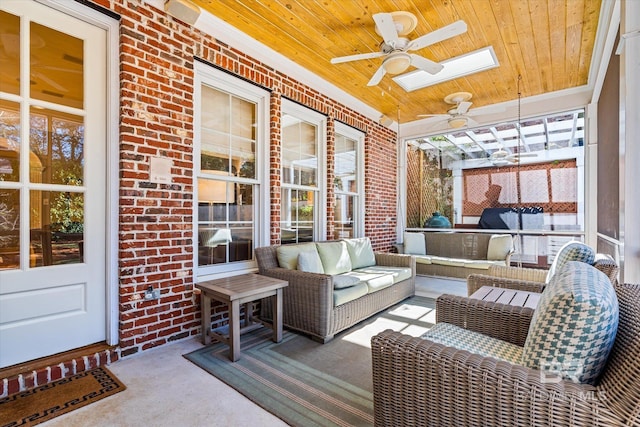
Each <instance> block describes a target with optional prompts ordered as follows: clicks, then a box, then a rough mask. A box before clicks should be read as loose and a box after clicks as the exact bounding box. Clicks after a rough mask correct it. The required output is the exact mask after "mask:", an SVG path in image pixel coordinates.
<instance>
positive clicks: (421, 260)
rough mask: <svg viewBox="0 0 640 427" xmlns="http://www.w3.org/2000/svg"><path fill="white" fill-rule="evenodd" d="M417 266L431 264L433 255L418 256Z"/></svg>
mask: <svg viewBox="0 0 640 427" xmlns="http://www.w3.org/2000/svg"><path fill="white" fill-rule="evenodd" d="M415 257H416V264H431V255H416V256H415Z"/></svg>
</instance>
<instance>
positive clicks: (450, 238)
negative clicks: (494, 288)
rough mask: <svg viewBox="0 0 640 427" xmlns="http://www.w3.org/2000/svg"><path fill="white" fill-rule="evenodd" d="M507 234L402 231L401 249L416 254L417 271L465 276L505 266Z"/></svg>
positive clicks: (508, 250) (508, 251)
mask: <svg viewBox="0 0 640 427" xmlns="http://www.w3.org/2000/svg"><path fill="white" fill-rule="evenodd" d="M513 250H514V247H513V237H512V236H511V235H510V234H486V233H452V232H437V231H436V232H431V231H424V232H405V233H404V243H403V244H402V245H398V251H399V252H400V253H404V254H408V255H413V256H415V258H416V274H420V275H429V276H446V277H458V278H463V279H466V278H467V276H468V275H470V274H473V273H486V271H487V270H488V269H489V267H491V266H502V267H505V266H508V265H509V262H510V258H511V254H512V253H513Z"/></svg>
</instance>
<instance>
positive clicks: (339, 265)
mask: <svg viewBox="0 0 640 427" xmlns="http://www.w3.org/2000/svg"><path fill="white" fill-rule="evenodd" d="M316 248H317V249H318V255H320V259H321V260H322V267H323V268H324V272H325V274H331V275H332V276H333V275H334V274H340V273H346V272H347V271H351V257H350V256H349V250H348V249H347V244H346V243H345V242H344V241H340V242H318V243H316Z"/></svg>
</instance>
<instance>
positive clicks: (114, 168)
mask: <svg viewBox="0 0 640 427" xmlns="http://www.w3.org/2000/svg"><path fill="white" fill-rule="evenodd" d="M35 1H37V2H38V3H42V4H44V5H46V6H49V7H52V8H54V9H56V10H59V11H61V12H64V13H67V14H68V15H71V16H73V17H75V18H78V19H81V20H83V21H85V22H87V23H90V24H92V25H95V26H96V27H99V28H102V29H104V30H105V31H106V33H107V46H106V49H107V70H106V72H107V73H106V74H107V91H106V94H107V107H106V113H107V117H106V118H105V120H106V122H107V124H106V130H107V135H106V140H107V147H106V152H107V159H106V161H107V164H106V170H107V194H106V209H107V212H106V213H105V218H106V221H107V223H106V233H105V235H106V241H105V243H104V244H105V253H106V260H105V262H106V265H105V271H106V275H107V277H106V278H105V284H106V286H105V288H106V296H105V299H106V304H107V307H106V316H107V318H106V319H105V320H106V326H107V331H106V338H107V339H106V341H107V344H109V345H117V344H118V342H119V331H118V320H119V304H118V296H119V290H120V284H119V280H118V212H119V207H120V205H119V198H118V195H119V188H120V174H119V173H118V158H119V140H120V134H119V123H120V118H119V117H120V114H119V109H120V90H119V88H120V84H119V81H120V72H119V28H120V21H119V18H118V17H117V16H116V15H115V14H114V16H113V17H112V16H108V15H107V14H105V13H102V12H99V11H98V10H95V9H93V8H90V7H87V6H85V5H82V4H80V3H77V2H75V1H73V2H70V1H68V0H35Z"/></svg>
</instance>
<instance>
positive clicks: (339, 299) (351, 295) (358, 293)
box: [333, 283, 369, 307]
mask: <svg viewBox="0 0 640 427" xmlns="http://www.w3.org/2000/svg"><path fill="white" fill-rule="evenodd" d="M367 293H369V289H368V288H367V285H366V284H365V283H358V284H355V285H353V286H349V287H348V288H342V289H335V290H334V291H333V306H334V307H336V306H338V305H342V304H344V303H347V302H349V301H353V300H354V299H358V298H360V297H362V296H364V295H366V294H367Z"/></svg>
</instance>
